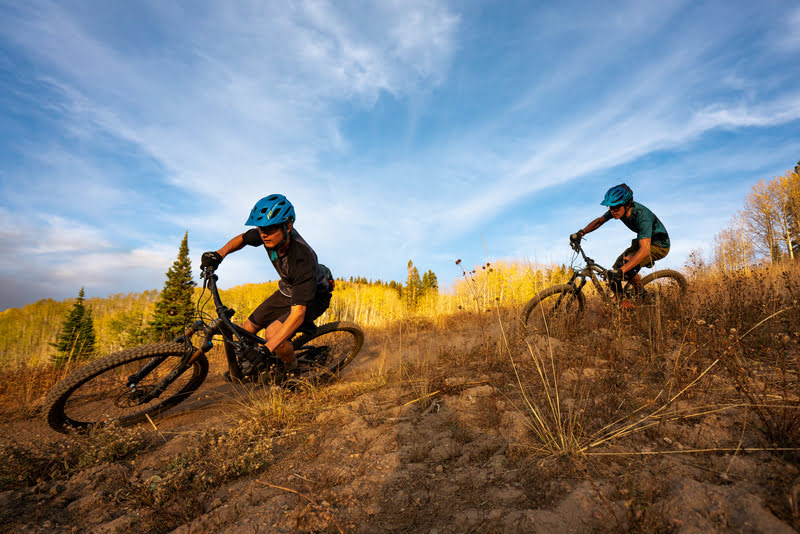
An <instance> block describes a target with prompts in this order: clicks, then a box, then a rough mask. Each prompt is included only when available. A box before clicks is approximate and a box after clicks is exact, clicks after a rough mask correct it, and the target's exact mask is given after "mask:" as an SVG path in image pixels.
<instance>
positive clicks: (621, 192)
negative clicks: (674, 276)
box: [569, 184, 670, 294]
mask: <svg viewBox="0 0 800 534" xmlns="http://www.w3.org/2000/svg"><path fill="white" fill-rule="evenodd" d="M600 204H601V205H603V206H608V211H606V212H605V213H604V214H603V215H601V216H600V217H598V218H597V219H595V220H593V221H592V222H590V223H589V224H588V225H586V227H585V228H582V229H581V230H578V231H577V232H575V233H574V234H572V235H570V236H569V238H570V241H573V242H575V241H580V240H581V238H582V237H583V236H584V235H586V234H588V233H589V232H594V231H595V230H597V229H598V228H600V227H601V226H602V225H603V224H605V223H606V221H609V220H611V219H619V220H621V221H622V222H623V224H625V226H627V227H628V228H630V229H631V230H632V231H633V232H635V233H636V239H633V240H631V246H630V247H628V248H627V249H625V251H624V252H623V253H622V254H620V255H619V257H618V258H617V261H615V262H614V266H613V269H611V270H610V271H608V276H609V279H610V280H611V281H612V284H611V287H612V289H614V290H616V291H619V290H620V289H621V287H622V281H623V280H630V281H631V282H632V283H633V287H634V289H635V290H636V291H637V293H639V294H641V292H642V278H641V277H640V276H639V270H640V269H641V268H642V267H648V268H649V267H653V265H654V263H655V262H656V261H657V260H660V259H661V258H663V257H664V256H666V255H667V254H668V253H669V247H670V242H669V235H668V234H667V229H666V228H664V225H663V224H662V223H661V221H660V220H659V219H658V217H656V216H655V214H654V213H653V212H652V211H650V210H649V209H647V208H646V207H645V206H643V205H642V204H639V203H638V202H634V200H633V191H632V190H631V188H630V187H628V186H627V185H626V184H619V185H615V186H614V187H612V188H611V189H609V190H608V191H607V192H606V196H605V197H604V198H603V201H602V202H601V203H600Z"/></svg>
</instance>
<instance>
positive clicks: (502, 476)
mask: <svg viewBox="0 0 800 534" xmlns="http://www.w3.org/2000/svg"><path fill="white" fill-rule="evenodd" d="M398 336H399V337H398ZM591 336H592V337H591V340H589V339H588V338H587V339H583V340H575V341H571V342H567V341H559V340H557V339H552V340H550V339H547V338H545V337H543V336H537V335H529V336H527V339H521V336H520V339H518V340H517V341H514V342H512V348H511V349H510V351H508V350H504V349H502V348H498V347H501V346H502V343H501V342H500V340H501V339H502V336H501V334H500V333H499V331H498V328H497V327H496V326H491V325H490V326H489V327H487V328H486V329H485V330H484V331H483V333H482V334H478V333H476V332H475V330H474V329H473V328H471V327H463V328H461V330H459V329H458V328H456V327H453V326H452V325H451V326H450V327H449V334H448V335H447V336H443V335H442V333H441V331H440V329H438V328H433V327H428V328H417V329H411V331H407V332H400V333H398V332H397V331H393V332H371V333H370V335H369V337H368V342H367V344H366V346H365V348H364V350H363V353H362V355H361V357H360V359H359V361H358V362H357V364H354V365H353V368H352V369H350V370H349V372H348V373H347V374H346V376H344V377H343V380H342V381H341V382H340V383H337V384H333V385H331V386H328V387H327V388H326V389H327V390H328V391H327V393H326V394H328V395H329V396H330V398H339V399H341V400H340V402H334V403H329V404H327V405H326V406H325V409H320V410H316V411H313V410H312V411H311V412H309V413H310V415H308V419H307V421H305V422H304V423H303V422H301V423H296V422H295V423H294V424H292V425H288V426H284V427H283V428H281V429H279V430H277V431H269V430H268V429H267V430H264V431H263V436H262V437H261V438H260V439H253V434H252V433H251V434H249V436H250V437H249V438H248V439H249V440H250V441H249V445H248V448H247V449H243V448H242V447H241V445H240V444H241V440H240V441H238V442H237V443H238V445H235V446H234V445H231V455H234V454H235V455H247V457H248V458H251V459H253V458H257V459H258V461H255V460H254V464H253V465H252V466H251V467H250V468H249V469H240V470H239V471H238V473H239V474H237V475H235V476H232V475H226V476H224V477H222V479H221V480H214V479H213V478H214V476H217V477H220V476H221V475H219V473H220V472H222V471H220V470H217V471H214V470H213V469H211V468H208V469H206V472H207V473H208V477H209V480H207V481H204V477H205V476H206V475H205V474H202V473H200V472H198V471H190V470H189V469H190V468H189V467H188V466H187V464H188V463H191V462H192V461H194V462H199V461H200V459H201V458H202V457H203V455H206V456H208V457H213V459H214V462H217V463H224V462H227V461H229V460H230V461H233V459H231V458H226V454H225V450H226V443H228V442H231V443H233V442H234V441H235V440H237V439H239V438H237V436H241V435H242V433H243V432H244V433H246V429H245V430H243V429H242V425H243V424H244V425H245V426H247V425H249V424H253V423H252V421H251V420H244V422H242V421H243V419H242V418H243V417H245V418H246V416H245V415H243V413H245V414H246V410H245V412H243V411H242V402H245V403H246V402H247V392H246V391H244V390H243V389H241V388H242V386H237V387H234V386H232V385H230V384H226V383H224V382H223V381H222V380H221V379H220V377H219V372H220V369H219V368H217V369H212V371H215V372H212V374H211V375H210V377H209V380H208V381H207V382H206V383H205V384H203V386H202V387H201V388H200V390H199V391H198V392H197V393H196V394H195V395H194V396H193V397H192V399H191V400H190V401H188V402H186V403H184V404H183V405H181V406H178V407H177V408H175V409H174V410H173V411H172V412H170V413H168V414H166V415H164V416H162V417H160V418H159V419H157V420H156V421H155V423H156V424H157V426H158V432H156V430H154V429H153V428H152V427H148V426H146V425H145V426H143V427H141V428H140V429H139V430H138V432H139V433H138V434H137V436H138V437H136V439H139V440H143V441H142V442H143V443H145V446H142V447H141V448H140V449H138V450H134V451H133V452H132V453H130V454H124V453H123V454H118V455H117V456H116V457H115V458H114V459H113V460H111V461H102V460H96V461H93V462H89V465H87V466H86V467H85V468H79V467H75V466H73V467H72V468H70V469H61V470H56V471H57V472H56V474H55V475H47V474H46V473H47V471H46V470H42V473H43V475H42V476H39V477H38V479H36V480H30V481H29V482H27V483H25V482H19V481H14V480H11V481H10V482H9V481H8V480H7V481H6V482H9V483H8V484H6V485H5V487H6V488H7V489H5V490H4V491H3V492H2V493H0V530H2V531H4V532H31V533H32V532H98V533H113V532H176V533H181V534H188V533H195V532H197V533H199V532H203V533H206V532H242V533H253V532H368V533H369V532H375V533H377V532H424V533H450V532H481V533H483V532H542V533H544V532H547V533H552V532H555V533H560V532H564V533H567V532H570V533H572V532H680V533H695V532H696V533H708V532H753V533H756V532H759V533H760V532H770V533H790V532H795V529H796V528H798V527H800V514H799V513H798V512H799V511H798V500H800V470H799V469H798V466H799V465H800V464H799V463H798V459H799V458H800V457H798V454H797V452H796V451H782V452H781V451H773V450H756V449H767V448H773V447H774V444H772V443H770V442H769V440H767V438H766V437H765V436H764V434H763V432H760V429H759V425H760V422H759V420H758V419H757V418H756V417H755V416H754V415H753V414H752V413H751V412H749V411H748V410H746V408H744V407H741V406H740V407H733V408H727V409H716V408H714V409H712V408H709V409H703V407H707V406H714V407H719V406H721V405H723V404H724V402H723V399H725V398H728V397H726V395H728V393H731V391H732V389H731V388H730V387H729V386H727V385H726V384H725V383H724V380H723V378H724V377H723V375H722V374H721V372H720V373H718V372H717V371H719V368H714V369H712V371H711V372H709V373H708V374H707V375H705V376H704V377H703V378H702V379H701V382H699V383H698V384H696V385H695V386H693V387H692V388H690V390H688V391H687V392H686V393H685V394H684V395H682V396H680V397H679V398H678V399H676V400H675V401H674V402H673V403H672V404H670V405H669V407H668V408H667V409H665V410H664V411H662V412H660V413H659V416H658V417H653V418H651V420H652V423H653V424H651V425H650V426H648V427H647V428H644V429H642V430H639V431H636V432H632V433H630V434H627V435H621V436H619V437H615V438H614V439H612V440H610V441H608V442H607V443H604V444H601V445H598V446H596V447H592V448H591V449H587V450H584V452H583V453H580V452H574V449H573V452H572V453H570V454H556V453H553V452H550V453H547V452H542V451H541V450H538V451H537V449H540V448H541V440H539V439H538V438H537V437H536V433H535V432H534V431H533V430H532V427H533V425H534V423H532V419H533V417H532V415H531V411H530V410H529V409H526V398H527V399H528V402H532V403H535V402H539V401H537V400H536V399H537V398H538V399H539V400H541V399H542V397H541V395H540V393H541V391H542V390H543V386H542V384H541V383H537V381H536V376H537V372H536V368H535V364H534V363H531V361H532V359H531V358H530V357H527V358H526V355H525V352H526V350H528V349H527V348H526V343H525V342H527V343H529V344H530V347H531V349H530V350H531V351H541V352H543V353H545V354H547V353H549V351H551V350H552V351H553V354H555V355H558V356H559V357H561V356H563V358H562V359H563V360H564V361H569V362H573V363H574V365H572V364H569V365H566V364H565V365H562V366H561V367H560V369H559V371H558V381H559V382H558V383H559V387H561V388H562V390H563V391H564V393H562V394H560V395H561V396H560V403H561V404H562V409H563V410H572V412H571V413H573V414H575V415H574V417H572V418H570V417H565V418H564V419H563V420H565V421H576V424H575V425H574V428H573V430H574V432H572V433H570V432H568V431H564V432H563V434H562V435H564V436H567V437H569V436H570V435H578V436H580V435H584V436H585V435H591V434H596V432H598V431H601V430H602V429H603V427H604V426H605V425H606V424H607V423H613V422H614V421H617V420H623V419H624V417H625V416H626V415H631V414H634V415H632V416H631V418H628V419H624V420H625V421H633V420H640V419H642V416H643V415H644V414H646V413H652V412H654V411H655V410H657V409H658V407H659V406H660V405H663V402H662V403H661V404H659V402H660V401H656V402H655V403H650V404H648V403H647V402H646V401H653V400H654V399H656V398H660V399H666V398H667V397H669V396H674V394H675V393H676V390H675V389H673V390H672V391H671V393H667V394H665V395H662V397H658V390H659V387H662V386H663V380H664V379H665V372H664V369H665V368H666V369H671V368H673V367H674V368H677V367H678V366H682V365H683V364H680V362H678V361H676V360H678V359H680V358H681V356H680V354H678V356H675V360H670V359H669V358H666V357H665V359H664V362H663V364H660V365H656V364H653V363H652V362H651V364H649V365H642V366H637V364H636V363H635V362H637V361H645V362H646V361H647V359H648V358H651V357H650V356H647V355H646V354H645V353H646V347H645V345H646V342H644V341H642V340H641V339H637V338H636V337H635V336H630V337H622V338H620V337H619V336H618V335H617V334H615V333H612V332H609V331H607V330H603V329H600V330H597V331H594V332H593V333H592V334H591ZM604 336H605V337H606V338H608V340H609V341H608V344H612V343H613V344H614V345H615V347H617V349H618V351H617V352H618V354H619V358H618V359H617V360H611V359H606V358H604V357H602V356H603V354H601V353H600V352H599V351H598V350H597V347H598V346H600V347H602V346H604V345H603V343H602V342H598V339H603V338H604ZM587 347H590V348H591V350H592V353H591V354H587V350H588V349H587ZM677 347H678V345H677V342H672V344H671V345H670V346H667V347H664V353H665V354H673V353H674V352H675V351H676V350H678V349H677ZM670 351H671V352H670ZM683 351H684V353H686V348H685V347H684V349H683ZM507 353H511V354H512V355H513V356H512V358H513V357H514V356H516V359H515V361H514V364H513V365H512V364H511V363H510V360H511V359H512V358H508V357H507V356H504V354H506V355H507ZM398 359H402V360H403V361H405V362H413V363H406V364H402V365H398V362H397V360H398ZM392 360H394V361H392ZM687 360H688V358H687ZM679 364H680V365H679ZM686 365H687V366H690V365H692V364H691V363H686ZM694 365H695V366H697V365H699V366H700V371H702V370H703V369H704V368H705V367H704V366H703V365H702V364H701V363H700V362H695V363H694ZM649 368H657V369H656V370H654V371H652V372H651V373H650V374H648V373H649V371H648V369H649ZM389 369H392V370H391V371H390V370H389ZM626 369H627V370H631V369H636V373H633V374H627V375H624V378H619V375H620V373H622V371H624V370H626ZM690 371H691V369H689V371H687V372H690ZM637 373H638V374H639V375H641V382H639V381H638V378H636V377H635V376H634V375H635V374H637ZM692 376H697V372H695V374H694V375H692ZM659 381H661V382H659ZM620 382H622V383H620ZM688 382H689V381H688V380H687V383H688ZM576 384H577V385H576ZM581 384H583V385H586V384H589V385H591V386H592V387H587V388H584V386H583V385H581ZM659 384H660V385H659ZM596 386H599V387H596ZM237 388H239V389H237ZM637 388H638V390H639V391H640V393H641V395H638V394H633V393H631V391H633V390H637ZM581 391H586V392H589V393H590V394H587V395H582V394H580V392H581ZM726 392H727V393H726ZM301 394H302V393H291V394H289V393H287V394H286V395H287V397H286V398H290V397H291V396H292V395H301ZM731 394H732V395H733V393H731ZM337 395H338V397H337ZM600 397H602V398H603V402H599V401H598V400H597V399H598V398H600ZM735 398H736V397H735V395H734V396H731V397H729V398H728V400H734V399H735ZM287 402H288V401H287ZM642 406H646V408H644V409H642V410H641V411H639V412H638V414H639V415H635V414H636V413H637V412H636V409H637V407H642ZM690 412H691V415H692V416H691V417H684V416H681V414H683V415H686V414H687V413H690ZM704 412H705V413H704ZM667 414H669V415H667ZM598 420H602V424H601V422H598ZM248 421H250V422H248ZM624 424H625V423H624V422H623V423H620V424H618V425H617V427H618V428H619V427H620V425H621V426H622V427H624ZM551 428H552V426H551ZM0 433H2V434H0V436H2V437H3V439H4V440H6V442H13V443H16V444H17V445H19V446H21V447H22V448H27V449H28V450H32V451H49V452H52V451H53V450H57V447H58V446H63V445H64V444H65V443H68V442H69V441H70V440H77V439H81V438H79V437H73V436H64V435H61V434H57V433H55V432H53V431H51V430H49V429H48V428H47V427H46V426H45V424H44V423H43V422H42V421H41V420H40V419H36V418H19V417H10V416H7V417H5V419H4V421H3V422H2V426H1V427H0ZM256 435H258V433H256ZM143 436H144V437H143ZM83 439H85V438H83ZM97 439H101V438H97ZM104 439H105V438H104ZM584 443H586V442H585V441H584ZM567 448H568V447H567ZM10 450H11V449H8V448H7V450H6V452H5V453H4V454H6V455H7V457H6V458H3V461H4V462H20V461H24V459H20V457H19V456H17V457H11V456H8V455H11V454H12V452H13V451H12V452H9V451H10ZM242 451H245V452H242ZM596 453H603V455H598V454H596ZM17 454H18V451H17ZM34 460H35V458H34V459H32V460H31V461H34ZM51 461H52V462H53V463H54V464H57V463H58V461H59V459H58V456H57V454H56V455H55V456H54V458H53V459H52V460H51ZM51 467H52V466H51ZM217 467H219V466H217ZM182 470H183V471H182ZM51 471H52V469H51ZM215 473H216V475H215ZM181 476H183V477H184V478H180V477H181ZM179 479H180V480H179ZM190 479H191V480H190Z"/></svg>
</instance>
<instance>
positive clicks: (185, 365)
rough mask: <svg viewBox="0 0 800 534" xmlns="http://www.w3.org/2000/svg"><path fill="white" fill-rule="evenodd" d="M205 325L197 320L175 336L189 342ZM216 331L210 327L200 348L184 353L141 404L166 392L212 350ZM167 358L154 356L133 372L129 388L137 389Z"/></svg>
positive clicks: (140, 399)
mask: <svg viewBox="0 0 800 534" xmlns="http://www.w3.org/2000/svg"><path fill="white" fill-rule="evenodd" d="M204 326H205V325H203V323H202V322H201V321H197V322H195V323H194V324H193V325H192V326H191V327H189V329H188V330H187V331H186V332H185V333H184V334H183V335H182V336H178V337H177V338H175V341H179V340H181V339H183V340H185V341H186V342H188V340H189V338H190V337H191V336H192V335H193V334H194V333H195V332H197V331H198V330H201V329H202V328H203V327H204ZM214 333H215V329H213V328H208V329H207V331H206V338H205V340H204V341H203V344H202V345H201V346H200V348H199V349H195V350H194V351H193V352H192V353H191V354H190V355H189V354H188V353H187V354H186V355H184V357H183V358H181V360H180V361H179V362H178V364H177V365H176V366H175V367H174V368H173V369H172V371H170V372H169V374H168V375H167V376H165V377H164V378H163V379H161V380H160V381H159V382H158V384H156V385H155V387H154V388H153V389H151V390H150V391H148V392H147V393H146V394H145V395H143V396H142V397H141V398H139V404H145V403H147V402H150V401H151V400H153V399H156V398H158V397H159V396H160V395H161V394H162V393H164V391H166V389H167V388H168V387H169V385H170V384H172V383H173V382H174V381H175V380H176V379H177V378H178V377H179V376H180V375H182V374H183V373H184V372H186V370H188V369H189V368H190V367H191V366H192V364H194V362H195V361H196V360H197V359H198V358H200V357H201V356H202V355H204V354H205V353H207V352H208V351H210V350H211V348H212V347H213V346H214V344H213V343H212V342H211V338H212V337H213V336H214ZM189 346H191V345H189ZM187 356H188V357H187ZM167 358H168V355H164V356H158V357H155V358H152V359H151V360H150V361H149V362H147V364H146V365H145V366H144V367H142V368H141V369H140V370H139V371H138V372H137V373H136V374H133V375H131V376H129V377H128V383H127V384H126V385H127V386H128V388H130V389H131V390H133V391H136V386H137V385H138V384H139V381H141V380H142V379H143V378H144V377H145V376H147V375H148V374H149V373H150V372H152V371H153V370H154V369H155V368H156V367H158V366H159V365H160V364H162V363H163V362H164V361H165V360H166V359H167Z"/></svg>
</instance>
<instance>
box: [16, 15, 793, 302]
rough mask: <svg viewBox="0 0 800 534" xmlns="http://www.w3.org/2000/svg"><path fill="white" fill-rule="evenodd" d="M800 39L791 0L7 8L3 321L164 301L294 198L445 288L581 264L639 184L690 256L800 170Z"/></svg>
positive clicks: (353, 263)
mask: <svg viewBox="0 0 800 534" xmlns="http://www.w3.org/2000/svg"><path fill="white" fill-rule="evenodd" d="M797 28H800V4H798V2H797V1H795V0H791V1H784V2H781V1H765V2H750V1H727V2H691V1H685V2H682V1H674V2H673V1H659V2H641V1H632V2H533V1H531V2H513V1H507V2H495V1H486V2H477V1H476V2H444V1H436V0H423V1H415V0H403V1H389V2H349V1H339V0H337V1H322V0H316V1H302V0H298V1H284V2H282V1H269V2H253V1H247V2H245V1H240V2H237V1H230V2H202V1H184V2H179V1H175V2H159V1H137V2H127V1H126V2H123V1H114V0H109V1H102V2H101V1H85V2H48V1H39V0H28V1H26V2H16V1H11V0H0V135H2V139H3V142H2V143H0V247H2V254H0V309H5V308H7V307H11V306H20V305H23V304H26V303H29V302H33V301H35V300H37V299H40V298H46V297H52V298H56V299H64V298H69V297H74V296H75V295H77V293H78V291H79V289H80V288H81V286H85V288H86V293H87V295H88V296H101V297H102V296H106V295H109V294H113V293H126V292H130V291H141V290H145V289H160V288H161V287H162V285H163V281H164V274H165V272H166V270H167V269H168V268H169V266H170V265H171V264H172V262H173V261H174V259H175V256H176V254H177V249H178V245H179V243H180V240H181V238H182V237H183V234H184V232H185V231H187V230H188V232H189V246H190V250H191V255H192V260H193V264H194V265H195V266H196V267H197V266H198V265H199V258H200V255H201V254H202V252H203V251H205V250H213V249H217V248H219V247H220V246H221V245H222V244H224V243H225V242H226V241H227V240H228V239H229V238H230V237H232V236H234V235H236V234H238V233H240V232H242V231H243V230H244V229H245V227H244V226H243V223H244V221H245V219H246V218H247V215H248V213H249V210H250V209H251V207H252V205H253V204H254V203H255V202H256V200H258V199H259V198H261V197H262V196H265V195H267V194H270V193H275V192H281V193H284V194H285V195H286V196H287V197H289V199H290V200H291V201H292V202H293V203H294V204H295V207H296V211H297V217H298V220H297V225H296V226H297V228H298V229H299V230H300V232H301V233H302V234H303V236H304V237H305V238H306V240H307V241H308V242H309V243H310V244H311V245H312V247H314V248H315V249H316V251H317V253H318V255H319V257H320V259H321V261H322V262H323V263H325V264H327V265H328V266H329V267H330V268H331V269H332V270H333V272H334V273H335V274H336V275H337V276H341V277H349V276H357V275H358V276H366V277H368V278H381V279H384V280H388V279H395V280H403V279H405V274H406V272H405V271H406V264H407V262H408V260H409V259H411V260H413V261H414V263H415V264H416V265H418V266H419V267H420V269H421V270H423V271H424V270H427V269H433V271H434V272H435V273H436V274H437V276H438V277H439V280H440V283H441V284H442V285H443V286H448V285H449V284H451V283H452V282H453V280H455V279H456V278H458V277H459V275H460V270H459V268H458V267H456V266H455V264H454V261H455V260H456V259H457V258H461V259H463V261H464V262H465V264H467V265H475V264H479V263H482V262H484V261H487V258H488V260H495V259H500V258H502V259H519V260H530V261H533V262H551V261H555V262H569V260H570V257H571V255H570V250H569V248H568V246H567V236H568V235H569V233H571V232H573V231H575V230H577V229H578V228H581V227H583V226H584V225H585V224H586V223H587V222H588V221H589V220H591V219H593V218H595V217H597V216H599V215H601V214H602V212H603V209H602V208H601V206H600V205H599V202H600V200H601V199H602V197H603V194H604V193H605V191H606V189H607V188H608V187H610V186H611V185H614V184H617V183H619V182H622V181H624V182H627V183H628V184H629V185H630V186H631V187H632V188H633V190H634V193H635V197H636V199H637V200H638V201H640V202H642V203H643V204H645V205H647V206H648V207H650V208H651V209H652V210H653V211H654V212H655V213H656V214H657V215H658V216H659V217H660V218H661V219H662V221H663V222H664V224H665V225H666V227H667V229H668V231H669V233H670V237H671V239H672V243H673V248H672V251H671V252H670V255H669V256H668V257H667V258H666V259H665V260H664V261H663V263H662V264H663V265H664V266H672V267H680V266H682V265H683V262H684V261H685V259H686V255H687V254H688V252H689V251H690V250H692V249H695V248H704V249H705V250H706V251H709V250H710V243H711V241H712V239H713V236H714V235H715V234H716V233H717V232H718V231H719V230H720V229H722V228H723V227H724V226H725V224H726V223H727V221H728V220H729V219H730V217H731V216H732V215H734V214H735V212H736V210H737V209H739V208H740V207H741V205H742V201H743V199H744V197H745V195H746V194H747V192H748V191H749V189H750V187H751V186H752V185H753V184H754V183H755V182H756V181H757V180H759V179H761V178H770V177H772V176H776V175H781V174H783V173H785V172H786V171H787V170H789V169H791V168H793V167H794V165H795V164H796V163H797V161H798V160H800V31H798V30H797ZM631 237H633V235H632V234H631V233H630V232H629V231H628V230H627V229H625V228H624V226H623V225H622V224H620V223H615V224H612V223H609V224H607V225H605V226H604V227H603V228H601V229H600V230H598V231H597V232H596V233H595V234H592V235H591V236H590V240H589V242H588V244H587V249H588V250H589V252H590V254H591V255H592V256H593V257H595V259H597V260H598V261H601V263H602V262H607V263H610V262H611V261H613V259H614V258H615V257H616V255H617V254H618V253H619V251H620V250H622V249H623V248H624V247H625V246H626V244H627V243H628V242H629V241H628V240H629V239H631ZM195 270H196V271H197V269H195ZM220 278H221V283H222V285H223V286H226V287H227V286H233V285H237V284H241V283H248V282H260V281H264V280H268V279H275V273H274V271H273V270H272V268H271V266H270V265H269V264H268V263H267V261H266V255H265V254H264V252H263V250H260V249H257V248H248V249H245V250H243V251H240V252H238V253H237V254H235V255H233V256H231V257H229V258H228V259H226V260H225V262H224V263H223V265H222V268H221V270H220Z"/></svg>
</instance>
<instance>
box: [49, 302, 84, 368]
mask: <svg viewBox="0 0 800 534" xmlns="http://www.w3.org/2000/svg"><path fill="white" fill-rule="evenodd" d="M83 295H84V293H83V288H81V291H80V293H78V299H77V300H76V301H75V304H74V305H73V306H72V309H71V310H70V312H69V314H68V315H67V318H66V319H64V322H63V323H62V324H61V331H60V333H59V334H58V337H57V338H56V342H55V343H53V344H52V345H53V346H54V347H55V348H56V353H55V354H54V355H53V356H52V357H51V360H52V362H53V364H54V365H58V366H60V365H64V364H65V363H67V362H69V361H75V360H82V359H84V358H87V357H89V356H91V355H92V354H93V353H94V322H93V321H92V311H91V309H90V308H88V307H86V306H85V305H84V302H83V301H84V298H83Z"/></svg>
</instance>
